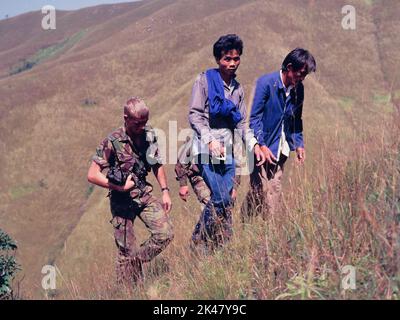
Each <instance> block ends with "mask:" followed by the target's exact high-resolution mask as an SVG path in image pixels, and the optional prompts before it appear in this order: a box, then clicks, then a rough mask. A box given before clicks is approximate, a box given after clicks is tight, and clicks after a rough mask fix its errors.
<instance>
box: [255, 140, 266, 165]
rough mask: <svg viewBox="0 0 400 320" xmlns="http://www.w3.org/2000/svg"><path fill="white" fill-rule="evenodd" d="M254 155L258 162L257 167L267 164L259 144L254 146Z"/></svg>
mask: <svg viewBox="0 0 400 320" xmlns="http://www.w3.org/2000/svg"><path fill="white" fill-rule="evenodd" d="M254 155H255V157H256V160H257V163H256V166H257V167H259V166H262V165H263V164H264V163H265V160H266V158H265V155H264V152H262V150H261V148H260V145H259V144H256V145H255V146H254Z"/></svg>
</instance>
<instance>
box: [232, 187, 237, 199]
mask: <svg viewBox="0 0 400 320" xmlns="http://www.w3.org/2000/svg"><path fill="white" fill-rule="evenodd" d="M231 197H232V201H233V202H235V201H236V198H237V191H236V189H232V194H231Z"/></svg>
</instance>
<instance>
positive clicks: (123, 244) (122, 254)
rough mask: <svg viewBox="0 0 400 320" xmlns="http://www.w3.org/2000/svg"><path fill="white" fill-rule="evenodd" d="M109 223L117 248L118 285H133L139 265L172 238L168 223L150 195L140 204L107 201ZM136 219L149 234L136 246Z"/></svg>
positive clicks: (140, 276) (158, 204)
mask: <svg viewBox="0 0 400 320" xmlns="http://www.w3.org/2000/svg"><path fill="white" fill-rule="evenodd" d="M110 200H111V201H110V203H111V213H112V215H113V218H112V220H111V221H110V222H111V224H112V225H113V227H114V238H115V243H116V245H117V248H118V256H117V262H116V273H117V281H118V283H131V282H132V281H133V282H137V281H138V280H140V279H141V278H142V277H143V271H142V264H143V262H149V261H150V260H152V259H153V258H154V257H155V256H157V255H158V254H160V253H161V252H162V251H163V250H164V249H165V247H166V246H167V245H168V244H169V243H170V242H171V241H172V239H173V229H172V224H171V221H170V218H169V215H167V214H166V213H165V212H164V210H163V208H162V206H161V203H160V202H159V201H158V200H157V199H156V198H155V197H153V196H150V197H148V198H147V199H146V202H144V203H140V202H135V201H132V199H131V198H130V199H125V200H124V201H121V199H113V197H111V199H110ZM118 200H119V201H118ZM136 217H138V218H139V219H140V220H142V222H143V223H144V224H145V226H146V228H147V229H148V231H149V232H150V237H149V238H148V239H147V240H146V241H144V242H143V243H142V244H141V245H140V246H138V245H137V241H136V237H135V232H134V221H135V219H136Z"/></svg>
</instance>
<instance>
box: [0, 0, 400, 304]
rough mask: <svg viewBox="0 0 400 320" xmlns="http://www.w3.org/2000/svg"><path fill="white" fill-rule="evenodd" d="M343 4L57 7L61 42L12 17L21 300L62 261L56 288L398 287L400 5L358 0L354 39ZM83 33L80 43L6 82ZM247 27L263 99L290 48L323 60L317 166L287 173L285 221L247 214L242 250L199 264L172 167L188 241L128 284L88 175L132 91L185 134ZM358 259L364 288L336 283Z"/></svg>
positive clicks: (85, 294)
mask: <svg viewBox="0 0 400 320" xmlns="http://www.w3.org/2000/svg"><path fill="white" fill-rule="evenodd" d="M345 4H347V3H346V2H345V1H340V0H337V1H330V2H325V1H324V2H323V1H306V0H302V1H291V0H288V1H284V2H281V1H269V2H265V1H261V0H260V1H239V0H237V1H229V5H228V4H227V2H226V1H223V0H220V1H205V0H204V1H189V0H187V1H185V0H183V1H163V0H158V1H156V0H148V1H142V2H139V3H133V4H123V5H112V6H101V7H93V8H87V9H84V10H78V11H74V12H65V13H64V12H61V13H60V14H59V15H58V17H59V20H58V21H57V27H58V26H60V31H59V30H58V29H57V34H56V33H54V34H51V33H50V32H44V31H41V30H36V29H35V28H33V27H32V26H33V25H34V24H35V21H36V20H37V18H35V14H29V15H23V16H19V17H15V18H12V19H9V20H8V21H1V22H0V28H1V29H0V30H6V32H5V33H3V32H1V33H0V34H1V36H0V57H1V59H0V61H1V64H0V72H3V73H2V74H3V75H4V77H3V78H2V79H0V97H1V103H0V123H1V125H0V135H1V137H2V139H1V141H0V152H1V154H2V156H1V158H0V165H1V167H2V171H1V172H2V174H1V178H2V179H1V181H2V182H1V184H0V192H1V195H0V223H1V225H2V229H4V230H5V231H7V232H8V233H9V234H10V235H12V237H13V238H14V239H16V240H17V241H18V242H19V248H20V252H19V255H20V257H19V258H20V260H21V262H22V265H23V267H24V273H25V279H24V281H23V295H24V296H25V297H28V298H29V297H43V290H41V289H40V279H41V276H42V275H41V274H40V270H41V267H42V266H43V265H44V264H48V263H50V264H52V263H56V264H57V266H58V268H59V271H60V277H59V279H62V281H61V284H60V288H59V290H58V291H57V292H56V293H53V294H54V295H55V297H56V298H68V297H73V298H118V297H134V298H242V297H243V298H254V297H255V298H262V299H263V298H349V297H350V298H366V297H371V298H396V297H398V294H397V293H396V290H395V286H396V284H398V270H397V266H398V260H396V259H398V257H397V251H398V240H396V239H398V231H399V230H398V220H397V222H396V219H398V214H399V208H398V207H396V206H395V205H396V204H397V203H398V199H399V182H398V181H399V180H398V175H399V163H398V162H399V158H398V151H399V145H398V141H396V137H397V136H398V127H396V122H393V119H396V117H397V116H398V113H396V112H397V111H396V107H395V106H396V104H397V105H398V103H397V102H396V101H397V100H396V99H398V98H399V95H398V91H399V79H398V75H397V74H396V73H395V72H393V70H397V68H398V67H399V60H398V58H397V55H396V54H395V53H396V49H398V48H399V38H398V36H396V34H397V33H396V32H393V28H394V29H396V28H397V29H398V27H399V26H398V22H397V19H396V17H397V16H398V15H396V14H395V12H396V10H397V12H398V4H397V3H396V1H394V0H393V1H386V0H383V1H375V2H374V3H371V2H367V1H362V0H358V1H353V5H354V6H355V7H356V10H357V29H356V30H355V31H345V30H343V29H342V28H341V19H342V14H341V7H342V6H343V5H345ZM111 8H112V9H111ZM390 8H392V9H393V10H391V9H390ZM88 17H91V18H90V19H89V18H88ZM39 22H40V21H39ZM38 25H39V26H40V23H38ZM15 30H19V31H18V32H17V31H15ZM24 30H29V32H25V31H24ZM11 32H15V34H12V33H11ZM79 32H84V35H83V36H82V37H81V38H80V39H79V40H78V41H76V42H75V43H74V44H73V46H71V47H69V48H68V49H67V50H60V52H58V53H57V54H56V55H54V56H53V57H51V58H50V59H47V60H44V61H43V62H42V63H39V64H37V65H36V66H35V67H34V68H32V69H31V70H28V71H25V72H23V73H19V74H16V75H13V76H8V75H7V72H8V70H9V68H10V67H11V66H13V65H14V64H15V63H18V61H19V60H20V59H28V58H30V57H32V56H34V55H35V54H36V53H37V52H38V50H40V48H43V47H45V48H48V47H50V46H53V45H55V44H57V43H58V44H59V43H62V42H63V41H65V39H67V38H68V37H71V36H73V35H74V34H77V33H79ZM233 32H234V33H238V34H239V35H240V36H241V37H242V38H243V40H244V44H245V49H244V54H243V58H242V65H241V67H240V70H239V77H238V78H239V81H240V82H241V83H242V84H243V85H244V87H245V91H246V92H247V101H248V104H249V105H250V103H251V94H250V93H251V91H252V89H253V83H254V81H255V79H256V78H257V77H258V76H260V75H261V74H263V73H266V72H270V71H273V70H276V69H277V68H279V66H280V63H281V61H282V59H283V57H284V56H285V55H286V54H287V52H289V51H290V50H291V49H292V48H294V47H296V46H302V47H305V48H307V49H309V50H310V51H311V52H312V53H313V54H314V56H315V57H316V59H317V64H318V71H317V73H316V74H315V75H312V76H310V77H309V78H307V80H306V81H305V87H306V100H305V109H304V115H303V117H304V123H305V139H306V144H307V152H308V153H307V164H306V166H305V168H295V167H294V166H293V165H292V164H289V165H288V166H287V171H286V177H285V181H284V182H285V204H286V210H285V212H284V213H282V215H281V216H279V217H272V218H271V220H270V221H267V222H262V221H259V220H257V221H255V222H254V223H252V224H246V225H244V226H241V225H240V223H239V219H238V212H235V223H236V230H235V232H236V238H235V240H234V241H233V242H232V244H231V245H230V246H231V247H229V248H227V249H225V250H223V251H221V252H219V253H218V254H217V255H215V256H214V257H208V258H206V259H200V260H199V259H196V258H195V257H191V256H190V253H189V251H188V249H187V245H188V239H189V237H190V233H191V231H192V228H193V226H194V223H195V221H196V218H197V214H198V212H195V210H193V209H189V208H193V207H196V203H195V201H194V199H191V202H190V203H189V204H187V205H186V206H185V205H184V204H182V203H181V202H180V200H179V199H178V197H177V196H176V195H177V185H176V183H174V179H173V166H172V165H171V166H168V167H167V170H168V176H169V181H170V185H171V187H172V194H173V202H174V207H173V212H172V216H173V219H174V223H175V226H176V230H175V232H176V236H175V241H174V242H173V243H172V244H171V245H170V246H169V248H168V249H167V250H166V252H165V253H164V254H163V255H162V256H161V257H159V258H158V259H156V260H155V261H154V262H152V263H151V264H150V265H149V266H148V269H147V274H148V277H147V279H146V282H145V285H144V288H141V289H140V290H134V292H129V291H126V292H125V291H123V292H120V291H118V290H117V289H118V288H115V286H114V285H113V276H114V275H113V268H114V265H113V255H114V254H115V248H114V243H113V240H112V229H111V226H110V225H109V223H108V220H109V216H110V213H109V207H108V199H107V198H105V196H106V191H105V190H101V189H99V188H95V189H94V191H93V192H92V188H90V187H89V185H88V183H87V182H86V172H87V168H88V165H89V162H90V157H91V155H92V154H93V152H94V150H95V148H96V146H97V144H98V143H99V142H100V141H101V140H102V139H103V137H104V136H105V135H106V134H107V133H108V132H110V131H111V130H112V129H113V128H115V127H117V126H119V125H120V124H121V119H122V118H121V116H122V110H121V105H122V104H123V102H124V101H125V100H126V98H127V97H129V96H132V95H139V96H141V97H143V98H144V99H145V100H146V101H147V102H148V104H149V105H150V108H151V124H152V125H153V126H155V127H157V128H161V129H164V130H167V129H168V120H176V121H178V128H187V127H188V124H187V120H186V117H187V104H188V101H189V98H190V92H191V85H192V83H193V80H194V78H195V76H196V74H198V73H199V72H201V71H202V70H204V69H206V68H209V67H212V66H214V61H213V58H212V50H211V47H212V44H213V43H214V41H215V40H216V39H217V38H218V37H219V36H220V35H221V34H224V33H233ZM7 34H8V35H7ZM30 39H36V40H35V41H33V40H30ZM39 40H40V41H39ZM33 43H35V44H33ZM37 43H40V45H37ZM392 122H393V124H392ZM397 123H398V122H397ZM381 159H383V161H380V160H381ZM153 180H154V179H153ZM156 189H157V188H156ZM246 189H247V186H246V181H244V183H243V187H242V188H241V190H240V196H239V201H238V203H239V204H240V203H241V201H242V200H243V196H244V194H245V192H246ZM396 223H397V224H396ZM137 225H138V227H139V235H140V238H142V239H143V238H144V237H145V236H146V232H145V230H143V228H141V227H140V226H139V225H140V222H138V223H137ZM396 241H397V242H396ZM259 257H263V259H259ZM187 261H191V262H190V263H188V262H187ZM346 264H352V265H355V266H357V268H359V270H360V276H361V278H360V281H361V282H360V285H359V286H360V288H359V290H357V291H355V292H352V293H349V292H342V291H341V290H340V272H339V270H340V267H341V266H343V265H346ZM282 266H283V267H282ZM278 269H279V270H278ZM227 270H228V271H229V272H226V271H227ZM396 277H397V278H396ZM349 294H350V295H349Z"/></svg>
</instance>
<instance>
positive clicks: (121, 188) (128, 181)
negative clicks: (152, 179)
mask: <svg viewBox="0 0 400 320" xmlns="http://www.w3.org/2000/svg"><path fill="white" fill-rule="evenodd" d="M134 186H135V182H134V181H133V180H132V175H131V174H130V175H129V176H128V178H126V181H125V185H123V186H119V187H118V191H120V192H127V191H130V190H131V189H132V188H133V187H134Z"/></svg>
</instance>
